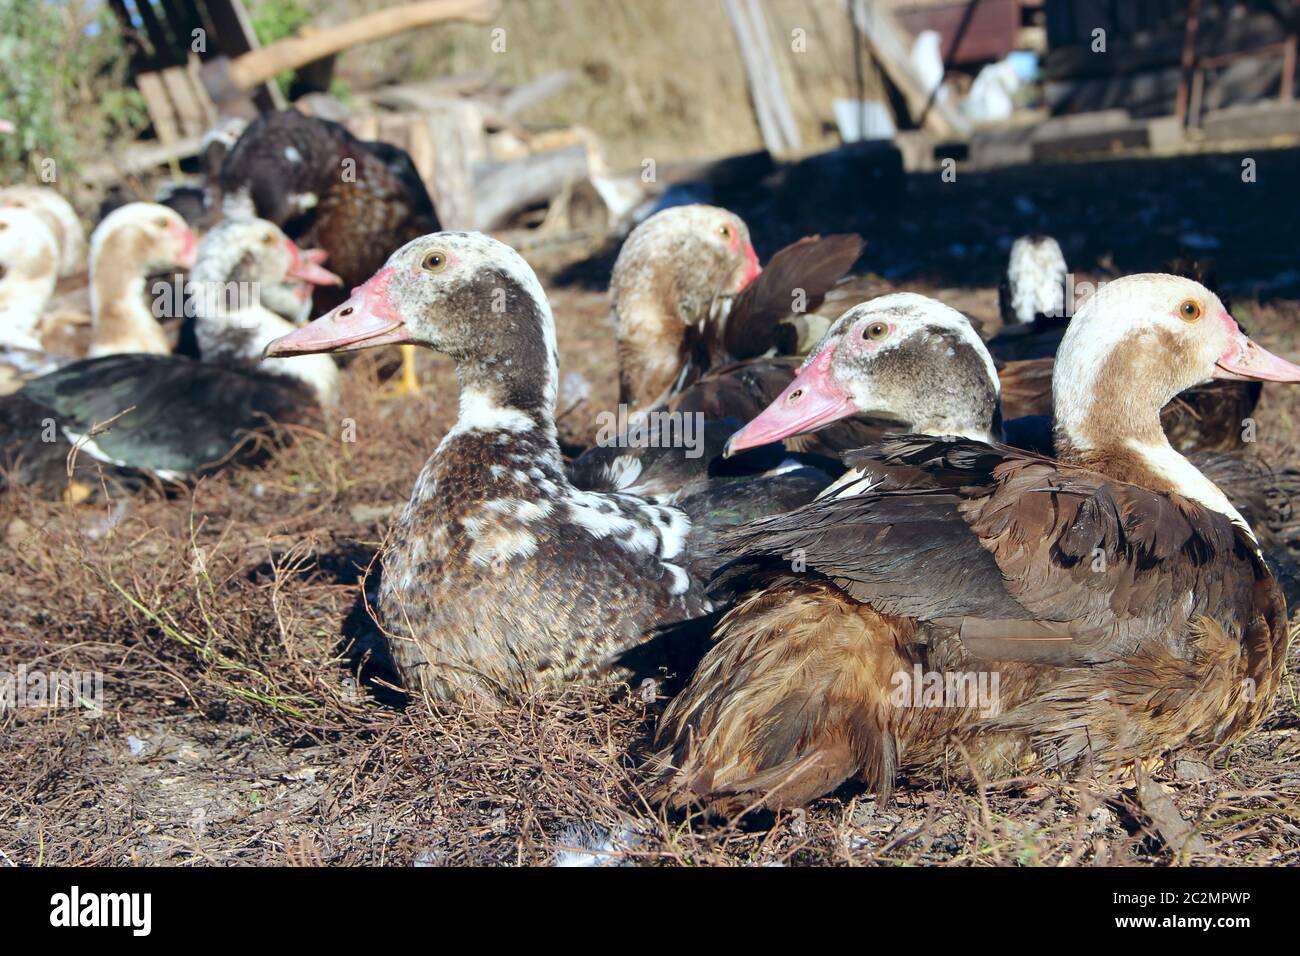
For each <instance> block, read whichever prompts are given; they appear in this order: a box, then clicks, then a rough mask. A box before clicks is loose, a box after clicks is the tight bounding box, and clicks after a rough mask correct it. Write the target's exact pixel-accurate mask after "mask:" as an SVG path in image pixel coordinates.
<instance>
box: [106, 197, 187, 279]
mask: <svg viewBox="0 0 1300 956" xmlns="http://www.w3.org/2000/svg"><path fill="white" fill-rule="evenodd" d="M198 247H199V241H198V237H197V236H196V235H195V234H194V231H193V230H192V229H190V227H189V225H188V224H187V223H186V222H185V220H184V219H182V218H181V216H180V214H179V213H178V212H176V211H175V210H174V209H169V208H168V207H167V206H163V205H161V204H159V203H153V202H131V203H127V204H126V205H125V206H120V207H118V208H117V209H114V210H113V211H112V212H111V213H109V214H108V215H107V216H105V217H104V218H103V220H102V221H101V222H100V223H99V225H98V226H96V227H95V231H94V232H93V233H91V236H90V270H91V281H92V283H93V282H94V277H95V275H96V274H97V273H99V274H102V273H103V272H104V271H105V269H106V268H107V267H109V266H112V267H114V268H117V267H120V266H122V265H124V264H129V266H130V267H131V271H133V272H141V273H142V274H148V273H150V272H160V271H162V270H164V269H178V268H179V269H188V268H190V267H191V266H192V265H194V260H195V256H196V255H197V253H198Z"/></svg>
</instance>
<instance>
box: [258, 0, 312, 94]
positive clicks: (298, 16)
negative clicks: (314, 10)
mask: <svg viewBox="0 0 1300 956" xmlns="http://www.w3.org/2000/svg"><path fill="white" fill-rule="evenodd" d="M311 16H312V15H311V11H309V10H308V9H307V8H306V7H304V6H303V5H302V4H301V3H299V2H298V0H263V2H261V3H259V4H257V5H256V6H255V7H254V8H253V10H252V12H251V13H250V14H249V18H250V19H251V20H252V21H253V32H254V33H255V34H257V42H258V43H260V44H261V45H262V46H266V45H267V44H268V43H274V42H275V41H276V40H283V39H284V38H285V37H290V36H293V35H294V34H295V33H297V32H298V28H299V27H301V26H303V25H304V24H306V23H308V22H310V21H311ZM293 77H294V71H293V70H285V71H283V72H282V73H279V74H277V75H276V77H275V82H276V83H277V84H278V85H279V87H280V90H281V91H282V92H284V93H285V94H286V95H287V94H288V92H289V87H290V86H292V85H293Z"/></svg>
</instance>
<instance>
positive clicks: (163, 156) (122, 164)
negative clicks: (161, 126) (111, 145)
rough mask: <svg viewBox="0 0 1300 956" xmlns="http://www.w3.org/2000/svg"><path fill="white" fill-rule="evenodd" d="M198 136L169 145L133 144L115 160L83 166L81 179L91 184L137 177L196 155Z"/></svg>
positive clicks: (152, 143) (157, 143) (114, 158)
mask: <svg viewBox="0 0 1300 956" xmlns="http://www.w3.org/2000/svg"><path fill="white" fill-rule="evenodd" d="M198 152H199V137H197V136H187V137H186V138H184V139H181V140H176V141H174V142H172V143H171V144H170V145H169V144H166V143H160V142H145V143H134V144H132V145H131V146H129V147H128V148H126V149H124V150H123V151H122V152H121V154H119V155H116V156H114V157H113V158H112V159H107V160H102V161H100V162H97V163H91V164H89V165H87V166H84V167H82V170H81V173H80V179H81V180H82V181H83V182H86V183H88V184H90V185H92V186H96V185H102V184H104V183H110V182H114V181H116V180H119V179H121V178H122V177H123V176H135V175H137V174H139V173H143V172H146V171H148V170H150V169H153V168H154V167H156V166H164V165H166V164H168V163H171V162H174V161H175V160H180V159H187V158H189V157H190V156H196V155H198Z"/></svg>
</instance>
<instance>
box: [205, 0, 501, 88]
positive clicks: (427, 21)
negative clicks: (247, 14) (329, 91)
mask: <svg viewBox="0 0 1300 956" xmlns="http://www.w3.org/2000/svg"><path fill="white" fill-rule="evenodd" d="M231 2H236V0H231ZM499 6H500V4H499V2H498V0H421V2H419V3H407V4H403V5H401V6H396V7H389V8H387V9H385V10H380V11H377V12H375V13H369V14H366V15H365V16H361V17H357V18H356V19H355V20H349V21H348V22H347V23H341V24H339V25H338V26H334V27H326V28H325V29H322V30H317V31H315V32H313V33H311V34H310V35H308V36H296V37H287V38H285V39H283V40H277V41H276V42H275V43H272V44H271V45H269V46H266V47H263V48H262V49H260V50H252V51H250V52H248V53H245V54H244V55H242V56H240V57H239V59H237V60H235V61H234V62H233V63H232V64H231V65H230V79H231V82H233V83H234V85H235V86H236V87H238V88H239V89H251V88H252V87H254V86H256V85H257V84H259V83H263V82H265V81H267V80H269V79H271V78H272V77H273V76H275V75H276V74H277V73H279V72H280V71H282V70H293V69H296V68H298V67H300V66H303V65H305V64H307V63H311V62H313V61H314V60H319V59H321V58H322V57H326V56H329V55H330V54H332V53H339V52H341V51H343V50H346V49H348V48H349V47H353V46H357V45H359V44H362V43H369V42H370V41H372V40H380V39H383V38H384V37H387V36H392V35H393V34H395V33H401V32H403V31H405V30H413V29H415V28H417V27H423V26H429V25H431V24H434V23H440V22H443V21H447V20H465V21H468V22H470V23H488V22H490V21H491V20H492V19H493V18H494V17H495V16H496V15H497V10H498V9H499Z"/></svg>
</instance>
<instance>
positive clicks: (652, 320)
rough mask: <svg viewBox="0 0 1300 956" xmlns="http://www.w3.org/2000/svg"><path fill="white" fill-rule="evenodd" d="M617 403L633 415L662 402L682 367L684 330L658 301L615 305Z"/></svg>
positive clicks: (635, 299) (632, 299)
mask: <svg viewBox="0 0 1300 956" xmlns="http://www.w3.org/2000/svg"><path fill="white" fill-rule="evenodd" d="M613 317H614V329H615V334H616V337H617V343H618V384H619V389H618V393H619V395H618V400H619V401H620V402H622V403H623V404H625V405H627V406H628V408H629V409H631V410H632V411H634V412H635V411H644V410H646V409H649V408H651V407H653V406H655V405H657V404H659V403H660V402H662V401H664V400H665V399H666V398H667V397H668V396H669V394H671V392H672V390H673V387H674V386H675V385H676V384H677V382H678V379H679V377H680V376H681V373H682V367H683V365H684V364H685V356H684V355H683V350H684V347H685V343H686V326H685V325H684V324H683V322H682V319H681V317H680V316H679V315H678V314H677V313H676V312H674V311H673V310H672V309H670V308H669V307H668V306H667V305H666V304H664V302H663V301H662V299H661V297H659V296H654V295H630V296H625V297H622V298H621V299H620V300H618V301H615V303H614V307H613Z"/></svg>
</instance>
